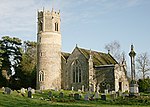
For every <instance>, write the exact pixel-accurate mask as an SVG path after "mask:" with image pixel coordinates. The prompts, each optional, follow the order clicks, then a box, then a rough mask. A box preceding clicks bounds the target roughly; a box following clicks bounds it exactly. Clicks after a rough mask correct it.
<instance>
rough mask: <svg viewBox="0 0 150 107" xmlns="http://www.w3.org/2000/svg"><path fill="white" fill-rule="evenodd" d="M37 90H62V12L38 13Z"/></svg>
mask: <svg viewBox="0 0 150 107" xmlns="http://www.w3.org/2000/svg"><path fill="white" fill-rule="evenodd" d="M36 88H37V89H40V90H46V89H60V88H61V33H60V12H55V11H53V9H52V11H45V10H44V9H43V10H42V11H38V33H37V84H36Z"/></svg>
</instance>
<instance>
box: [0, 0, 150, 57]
mask: <svg viewBox="0 0 150 107" xmlns="http://www.w3.org/2000/svg"><path fill="white" fill-rule="evenodd" d="M43 7H44V8H45V10H52V8H54V10H55V11H59V10H60V14H61V34H62V51H64V52H72V50H73V49H74V47H75V46H76V44H78V46H79V47H82V48H86V49H92V50H97V51H101V52H106V53H107V51H106V50H105V49H104V47H105V45H106V44H108V43H110V42H112V41H115V40H116V41H118V42H119V43H120V45H121V50H122V51H124V52H125V53H126V55H127V60H128V59H129V56H128V53H129V51H130V45H131V44H133V45H134V47H135V51H136V53H137V54H140V53H143V52H148V53H149V54H150V47H149V42H150V0H0V38H1V37H2V36H6V35H7V36H11V37H18V38H20V39H22V40H30V41H36V36H37V11H38V10H42V9H43Z"/></svg>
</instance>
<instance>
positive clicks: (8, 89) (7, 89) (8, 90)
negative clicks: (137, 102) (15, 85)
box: [5, 87, 11, 95]
mask: <svg viewBox="0 0 150 107" xmlns="http://www.w3.org/2000/svg"><path fill="white" fill-rule="evenodd" d="M5 93H6V94H9V95H10V94H11V89H10V88H8V87H6V88H5Z"/></svg>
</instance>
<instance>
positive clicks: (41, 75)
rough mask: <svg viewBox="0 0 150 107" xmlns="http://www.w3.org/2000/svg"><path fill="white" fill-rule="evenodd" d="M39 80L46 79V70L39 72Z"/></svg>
mask: <svg viewBox="0 0 150 107" xmlns="http://www.w3.org/2000/svg"><path fill="white" fill-rule="evenodd" d="M39 81H44V72H43V71H40V72H39Z"/></svg>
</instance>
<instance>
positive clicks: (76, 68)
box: [72, 60, 82, 83]
mask: <svg viewBox="0 0 150 107" xmlns="http://www.w3.org/2000/svg"><path fill="white" fill-rule="evenodd" d="M72 68H73V82H74V83H80V82H81V81H82V71H81V64H80V63H79V61H78V60H75V61H74V62H73V64H72Z"/></svg>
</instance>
